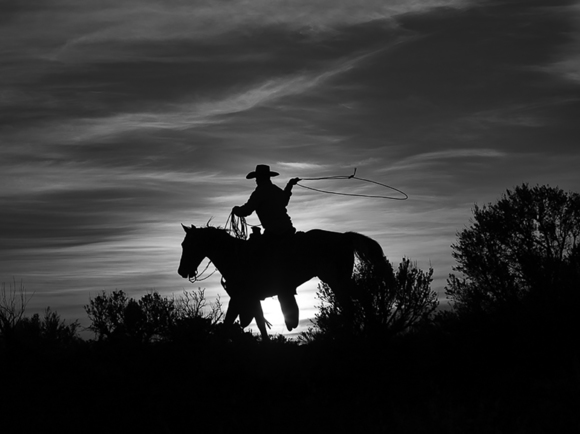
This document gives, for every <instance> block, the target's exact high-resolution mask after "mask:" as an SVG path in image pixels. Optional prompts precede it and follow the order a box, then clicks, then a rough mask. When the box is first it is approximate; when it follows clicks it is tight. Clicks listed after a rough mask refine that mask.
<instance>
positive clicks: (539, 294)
mask: <svg viewBox="0 0 580 434" xmlns="http://www.w3.org/2000/svg"><path fill="white" fill-rule="evenodd" d="M471 223H472V224H471V226H470V227H468V228H466V229H464V230H463V231H461V232H460V233H459V234H458V241H457V243H456V244H454V245H452V249H453V257H454V258H455V259H456V261H457V265H456V266H455V267H454V271H456V272H459V273H461V274H462V275H463V277H457V276H456V275H455V274H450V276H449V279H448V281H447V286H446V288H445V292H446V295H447V296H448V297H449V299H450V300H451V301H452V303H453V306H454V308H455V310H456V311H457V312H458V313H465V314H471V315H476V314H485V313H491V312H499V311H505V310H512V309H513V308H514V306H518V305H521V304H522V302H523V301H526V302H529V303H534V304H536V305H546V306H547V305H549V304H554V302H558V303H562V302H564V303H565V302H568V301H571V300H576V298H577V297H578V290H579V289H580V288H578V281H579V280H578V279H579V276H580V272H579V269H580V261H579V258H580V252H579V250H580V247H579V242H580V195H578V194H577V193H565V192H564V191H563V190H561V189H559V188H552V187H549V186H536V187H533V188H530V187H529V186H528V185H527V184H523V185H522V186H518V187H516V188H515V189H514V191H509V190H508V191H507V192H506V194H505V195H503V196H502V198H501V199H500V200H499V201H498V202H497V203H495V204H489V205H487V206H483V207H481V208H480V207H478V206H477V205H476V206H475V208H474V210H473V219H472V221H471Z"/></svg>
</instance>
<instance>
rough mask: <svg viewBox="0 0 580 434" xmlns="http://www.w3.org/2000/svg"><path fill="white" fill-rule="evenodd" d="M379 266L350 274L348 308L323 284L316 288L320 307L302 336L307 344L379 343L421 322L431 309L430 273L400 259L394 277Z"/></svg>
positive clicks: (433, 304)
mask: <svg viewBox="0 0 580 434" xmlns="http://www.w3.org/2000/svg"><path fill="white" fill-rule="evenodd" d="M384 261H385V264H383V265H384V266H381V267H374V268H373V267H369V266H368V265H365V264H364V263H359V264H358V265H357V268H356V270H355V274H354V285H353V288H352V293H353V294H354V296H352V298H351V305H350V306H343V305H341V304H339V303H338V301H337V299H336V295H335V294H334V293H333V292H332V290H331V289H330V287H329V286H328V285H326V284H325V283H321V284H320V285H319V286H318V292H317V296H318V298H319V299H320V300H321V301H322V304H321V305H320V306H318V308H319V312H318V313H317V314H316V315H315V319H314V321H313V322H314V328H311V329H309V330H308V332H306V333H303V334H302V336H301V339H302V340H303V341H304V342H306V343H308V342H312V341H315V340H320V339H331V340H334V339H342V338H362V337H364V338H370V339H381V338H386V337H389V336H393V335H396V334H400V333H403V332H405V331H408V330H409V329H411V328H413V327H414V326H416V325H417V324H418V323H419V322H421V321H422V320H426V319H427V318H428V317H429V316H430V315H431V313H432V312H433V311H434V310H435V309H436V308H437V305H438V301H437V294H436V293H435V292H434V291H432V290H431V287H430V285H431V282H432V280H433V278H432V276H433V269H432V268H430V269H429V271H428V272H424V271H422V270H420V269H418V268H417V266H416V264H414V263H412V262H411V260H410V259H407V258H404V259H403V261H402V262H401V263H400V264H399V267H398V269H397V270H396V271H395V270H394V269H393V267H392V265H391V264H390V263H389V262H388V261H387V260H386V259H385V260H384Z"/></svg>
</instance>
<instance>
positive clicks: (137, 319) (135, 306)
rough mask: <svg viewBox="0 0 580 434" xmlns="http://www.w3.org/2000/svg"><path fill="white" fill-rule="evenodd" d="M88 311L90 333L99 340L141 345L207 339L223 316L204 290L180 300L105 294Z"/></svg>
mask: <svg viewBox="0 0 580 434" xmlns="http://www.w3.org/2000/svg"><path fill="white" fill-rule="evenodd" d="M85 311H86V312H87V315H88V316H89V319H90V320H91V325H90V326H89V327H88V329H89V330H91V331H93V332H94V333H95V335H96V336H97V339H98V340H100V341H102V340H127V339H129V340H131V341H133V342H140V343H145V342H151V341H154V340H175V339H181V340H184V339H192V338H193V339H196V338H198V337H199V336H201V335H206V336H207V335H210V334H212V333H213V332H214V331H215V330H214V329H215V328H216V326H217V323H218V322H219V320H220V319H221V318H222V316H223V312H222V310H221V304H220V301H219V299H218V300H216V302H215V303H209V304H208V303H207V301H206V299H205V291H204V290H203V289H198V290H197V292H187V291H184V294H183V296H181V297H179V298H177V299H176V298H167V297H163V296H161V295H160V294H159V293H157V292H152V293H148V294H145V295H144V296H142V297H141V298H140V299H139V300H135V299H133V298H129V297H127V295H126V294H125V293H124V292H123V291H113V292H112V293H106V292H103V293H101V294H100V295H98V296H97V297H95V298H91V299H90V300H89V304H88V305H86V306H85Z"/></svg>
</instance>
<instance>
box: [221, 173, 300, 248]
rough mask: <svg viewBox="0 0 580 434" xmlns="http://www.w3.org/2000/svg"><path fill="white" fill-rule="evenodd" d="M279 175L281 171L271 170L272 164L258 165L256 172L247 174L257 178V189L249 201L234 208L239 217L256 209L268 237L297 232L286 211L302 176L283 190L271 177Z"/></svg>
mask: <svg viewBox="0 0 580 434" xmlns="http://www.w3.org/2000/svg"><path fill="white" fill-rule="evenodd" d="M278 175H279V173H277V172H272V171H271V170H270V166H267V165H265V164H259V165H257V166H256V170H255V171H254V172H250V173H248V174H247V175H246V179H256V189H255V190H254V192H253V193H252V194H251V196H250V199H249V200H248V202H246V203H245V204H244V205H242V206H235V207H234V208H233V210H232V212H233V213H234V215H236V216H238V217H247V216H249V215H250V214H252V213H253V212H254V211H255V212H256V214H257V215H258V218H259V219H260V223H261V224H262V227H263V228H264V235H265V236H266V237H268V238H271V237H284V236H289V235H294V234H295V233H296V229H295V228H294V226H293V225H292V220H291V219H290V217H289V216H288V212H287V211H286V206H287V205H288V202H289V201H290V196H292V187H293V186H295V185H296V184H297V183H298V181H300V178H293V179H291V180H290V181H288V184H286V188H284V190H282V189H281V188H280V187H278V186H277V185H275V184H273V183H272V180H271V179H270V178H272V177H274V176H278Z"/></svg>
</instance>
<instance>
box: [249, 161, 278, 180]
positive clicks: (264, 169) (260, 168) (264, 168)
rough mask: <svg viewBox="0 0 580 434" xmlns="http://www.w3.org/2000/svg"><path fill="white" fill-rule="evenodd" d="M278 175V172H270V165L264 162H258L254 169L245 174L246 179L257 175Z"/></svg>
mask: <svg viewBox="0 0 580 434" xmlns="http://www.w3.org/2000/svg"><path fill="white" fill-rule="evenodd" d="M278 175H280V174H279V173H278V172H272V171H271V170H270V166H268V165H266V164H258V165H257V166H256V170H255V171H253V172H250V173H248V174H247V175H246V179H254V178H257V177H258V176H260V177H262V176H267V177H271V176H278Z"/></svg>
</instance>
